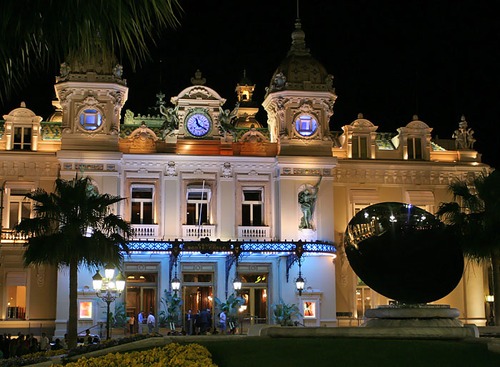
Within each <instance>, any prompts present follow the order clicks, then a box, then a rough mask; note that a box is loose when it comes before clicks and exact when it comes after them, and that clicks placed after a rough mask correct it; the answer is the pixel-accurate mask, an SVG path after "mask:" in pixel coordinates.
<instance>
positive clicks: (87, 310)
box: [78, 301, 92, 320]
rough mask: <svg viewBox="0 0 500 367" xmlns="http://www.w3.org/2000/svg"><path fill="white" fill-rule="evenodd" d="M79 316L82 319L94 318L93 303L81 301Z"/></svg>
mask: <svg viewBox="0 0 500 367" xmlns="http://www.w3.org/2000/svg"><path fill="white" fill-rule="evenodd" d="M79 306H80V307H79V313H78V316H79V318H80V319H86V320H88V319H91V318H92V301H80V304H79Z"/></svg>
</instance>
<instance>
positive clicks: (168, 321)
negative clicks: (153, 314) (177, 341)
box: [158, 289, 182, 332]
mask: <svg viewBox="0 0 500 367" xmlns="http://www.w3.org/2000/svg"><path fill="white" fill-rule="evenodd" d="M160 304H161V306H162V308H163V309H162V310H160V312H159V313H158V323H159V325H160V327H169V328H170V330H171V332H175V329H176V326H177V325H178V324H179V323H180V321H181V315H180V313H181V312H180V311H181V305H182V299H181V298H180V297H178V296H177V294H176V293H172V292H169V291H167V290H166V289H165V290H164V291H163V297H161V300H160Z"/></svg>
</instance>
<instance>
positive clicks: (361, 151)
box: [352, 136, 368, 159]
mask: <svg viewBox="0 0 500 367" xmlns="http://www.w3.org/2000/svg"><path fill="white" fill-rule="evenodd" d="M352 158H354V159H367V158H368V139H367V138H366V136H353V137H352Z"/></svg>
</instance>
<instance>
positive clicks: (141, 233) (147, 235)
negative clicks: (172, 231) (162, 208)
mask: <svg viewBox="0 0 500 367" xmlns="http://www.w3.org/2000/svg"><path fill="white" fill-rule="evenodd" d="M130 226H131V227H132V236H133V238H134V239H143V240H154V239H157V238H158V224H131V225H130Z"/></svg>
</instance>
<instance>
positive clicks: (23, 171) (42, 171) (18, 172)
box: [0, 154, 60, 179]
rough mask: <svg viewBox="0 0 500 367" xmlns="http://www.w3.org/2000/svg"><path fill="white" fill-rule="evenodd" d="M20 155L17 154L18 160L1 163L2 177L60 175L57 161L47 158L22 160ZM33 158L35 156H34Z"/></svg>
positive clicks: (53, 176) (0, 172) (0, 173)
mask: <svg viewBox="0 0 500 367" xmlns="http://www.w3.org/2000/svg"><path fill="white" fill-rule="evenodd" d="M19 158H20V155H19V154H18V155H16V160H15V161H14V160H3V162H2V165H0V177H3V178H5V179H12V178H18V177H24V178H30V177H35V178H38V177H51V178H56V177H57V176H58V175H59V169H60V165H59V162H57V161H55V160H54V161H52V162H51V161H49V160H47V159H46V158H45V159H43V158H40V161H37V160H35V159H30V160H26V161H23V160H20V159H19ZM32 158H33V157H32Z"/></svg>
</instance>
